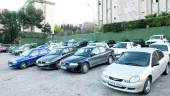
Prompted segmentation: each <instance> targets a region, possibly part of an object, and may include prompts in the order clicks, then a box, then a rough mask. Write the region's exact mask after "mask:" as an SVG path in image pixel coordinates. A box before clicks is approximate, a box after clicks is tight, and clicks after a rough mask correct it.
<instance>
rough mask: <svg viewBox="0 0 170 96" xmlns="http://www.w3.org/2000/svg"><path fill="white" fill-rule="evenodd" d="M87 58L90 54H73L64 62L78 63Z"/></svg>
mask: <svg viewBox="0 0 170 96" xmlns="http://www.w3.org/2000/svg"><path fill="white" fill-rule="evenodd" d="M87 58H88V56H76V55H73V56H70V57H68V58H66V59H64V61H63V62H67V63H78V62H81V61H84V60H85V59H87Z"/></svg>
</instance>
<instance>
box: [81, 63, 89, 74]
mask: <svg viewBox="0 0 170 96" xmlns="http://www.w3.org/2000/svg"><path fill="white" fill-rule="evenodd" d="M80 71H81V73H83V74H85V73H87V72H88V71H89V65H88V64H87V63H84V64H83V65H82V66H81V70H80Z"/></svg>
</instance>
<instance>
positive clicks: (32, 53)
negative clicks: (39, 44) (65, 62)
mask: <svg viewBox="0 0 170 96" xmlns="http://www.w3.org/2000/svg"><path fill="white" fill-rule="evenodd" d="M48 52H49V50H48V49H44V48H36V49H31V50H28V51H25V52H23V53H22V54H21V55H20V57H18V58H15V59H13V60H9V61H8V65H9V67H11V68H14V69H19V68H20V69H25V68H27V67H28V66H31V65H34V64H35V62H36V60H37V59H39V58H40V57H42V56H44V55H46V54H48Z"/></svg>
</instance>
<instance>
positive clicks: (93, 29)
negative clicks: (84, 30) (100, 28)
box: [87, 4, 96, 40]
mask: <svg viewBox="0 0 170 96" xmlns="http://www.w3.org/2000/svg"><path fill="white" fill-rule="evenodd" d="M87 6H88V7H89V8H90V9H91V10H92V12H93V24H94V28H93V31H94V32H93V33H94V40H95V35H96V33H95V31H96V30H95V29H96V28H95V27H96V23H95V10H94V8H93V7H92V6H91V5H90V4H87Z"/></svg>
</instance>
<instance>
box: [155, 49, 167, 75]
mask: <svg viewBox="0 0 170 96" xmlns="http://www.w3.org/2000/svg"><path fill="white" fill-rule="evenodd" d="M157 54H158V56H159V66H160V70H159V71H160V74H162V73H163V72H164V70H165V68H166V66H167V64H168V61H169V60H166V59H167V58H165V57H164V54H163V53H162V51H160V50H157Z"/></svg>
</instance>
